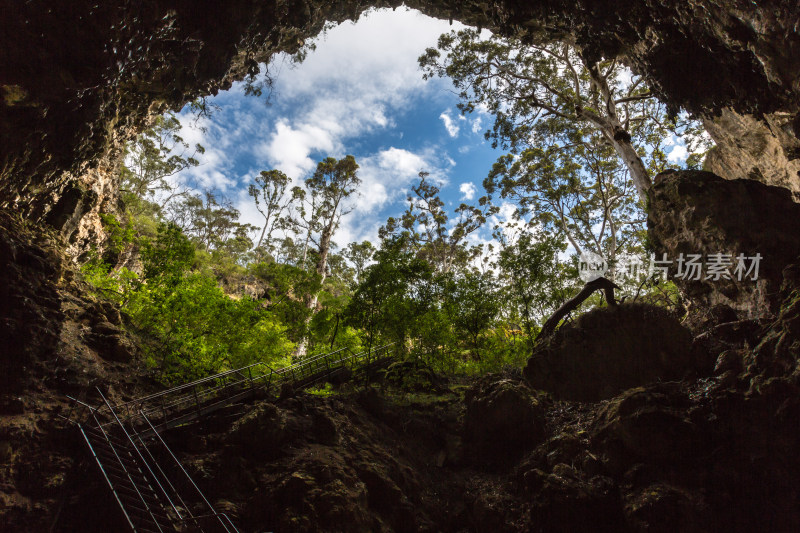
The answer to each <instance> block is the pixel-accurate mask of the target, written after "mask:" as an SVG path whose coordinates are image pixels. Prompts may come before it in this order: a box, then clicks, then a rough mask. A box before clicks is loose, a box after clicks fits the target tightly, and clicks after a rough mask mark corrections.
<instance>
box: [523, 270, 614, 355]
mask: <svg viewBox="0 0 800 533" xmlns="http://www.w3.org/2000/svg"><path fill="white" fill-rule="evenodd" d="M614 289H617V290H621V289H620V287H619V286H618V285H616V284H615V283H614V282H612V281H611V280H608V279H606V278H604V277H599V278H597V279H595V280H592V281H590V282H588V283H587V284H586V285H584V286H583V289H581V292H579V293H578V294H576V295H575V296H573V297H572V298H570V299H569V300H567V301H566V302H564V304H563V305H562V306H561V307H559V308H558V309H556V312H555V313H553V316H551V317H550V318H549V319H547V322H545V323H544V326H542V330H541V331H540V332H539V335H538V336H537V337H536V341H535V342H539V341H540V340H542V339H546V338H547V337H549V336H550V335H552V334H553V332H554V331H555V329H556V326H558V324H559V322H561V320H562V319H563V318H564V317H565V316H567V315H568V314H569V313H570V312H572V311H574V310H575V309H577V308H578V306H579V305H581V304H582V303H583V302H584V301H585V300H586V299H587V298H589V296H591V295H592V294H593V293H594V292H595V291H599V290H602V291H604V292H605V295H606V302H608V305H609V307H614V306H616V305H617V301H616V300H615V299H614Z"/></svg>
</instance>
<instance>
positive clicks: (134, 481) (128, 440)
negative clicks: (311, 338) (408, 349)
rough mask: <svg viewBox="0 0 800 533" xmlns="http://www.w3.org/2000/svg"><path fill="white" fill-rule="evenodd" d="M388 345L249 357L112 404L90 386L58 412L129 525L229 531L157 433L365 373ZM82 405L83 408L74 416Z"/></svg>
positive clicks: (385, 359)
mask: <svg viewBox="0 0 800 533" xmlns="http://www.w3.org/2000/svg"><path fill="white" fill-rule="evenodd" d="M392 346H393V345H392V344H387V345H384V346H381V347H379V348H375V349H369V350H366V351H364V352H359V353H353V352H352V351H350V350H349V349H347V348H343V349H341V350H337V351H335V352H331V353H327V354H323V355H317V356H312V357H309V358H306V359H304V360H302V361H299V362H297V363H295V364H293V365H291V366H288V367H285V368H281V369H277V370H275V369H272V368H270V367H269V366H267V365H265V364H263V363H256V364H253V365H249V366H246V367H243V368H239V369H235V370H229V371H226V372H222V373H220V374H216V375H214V376H209V377H207V378H203V379H200V380H197V381H193V382H191V383H186V384H183V385H179V386H177V387H173V388H171V389H167V390H164V391H161V392H159V393H156V394H151V395H148V396H144V397H141V398H137V399H135V400H131V401H129V402H124V403H121V404H117V405H111V404H110V403H109V402H108V400H106V398H105V397H104V396H103V394H102V392H100V391H99V389H98V393H99V394H100V397H101V398H102V403H101V404H100V405H99V406H97V407H93V406H91V405H89V404H87V403H85V402H82V401H80V400H77V399H75V398H70V399H71V400H73V402H74V404H73V410H72V411H70V413H69V414H68V415H67V417H66V418H67V419H68V420H69V421H70V422H73V423H75V424H76V425H77V427H78V428H79V430H80V433H81V435H82V437H83V439H84V441H85V442H86V445H87V446H88V448H89V450H90V452H91V454H92V457H93V458H94V460H95V462H96V463H97V465H98V467H99V468H100V471H101V473H102V475H103V477H104V479H105V481H106V483H107V484H108V486H109V488H110V489H111V491H112V493H113V494H114V497H115V499H116V501H117V503H118V504H119V506H120V508H121V509H122V512H123V514H124V516H125V519H126V521H127V523H128V525H129V526H130V529H131V530H132V531H133V532H135V533H138V532H142V533H151V532H152V533H163V532H186V531H197V532H209V533H210V532H220V533H236V532H238V530H237V529H236V527H235V526H234V525H233V523H232V522H231V520H230V518H229V517H228V516H227V515H225V514H224V513H218V512H216V511H215V510H214V507H213V506H212V505H211V504H210V503H209V502H208V500H207V499H206V497H205V496H204V495H203V493H202V491H201V490H200V488H199V487H198V486H197V485H196V484H195V483H194V481H193V480H192V478H191V476H190V475H189V473H188V472H187V471H186V470H185V469H184V468H183V466H182V465H181V463H180V461H178V459H177V458H176V457H175V455H174V454H173V453H172V451H171V450H170V449H169V447H168V446H167V444H166V442H164V440H163V439H162V437H161V434H160V432H163V431H166V430H168V429H170V428H174V427H176V426H181V425H184V424H187V423H189V422H192V421H194V420H197V419H199V418H201V417H203V416H206V415H209V414H211V413H213V412H215V411H218V410H220V409H223V408H225V407H227V406H229V405H231V404H234V403H236V402H240V401H242V400H245V399H249V398H255V397H259V396H260V397H264V398H275V397H277V396H279V395H280V393H281V392H282V391H283V390H284V389H285V388H286V387H287V386H288V387H291V389H293V390H301V389H305V388H308V387H311V386H313V385H315V384H317V383H320V382H322V381H324V380H326V379H328V378H330V377H332V376H333V375H335V374H337V373H342V372H344V371H349V375H350V376H355V375H356V374H358V373H365V374H368V373H370V372H373V371H374V370H376V369H378V368H380V367H382V366H386V365H387V364H389V363H390V362H391V361H392V360H394V358H395V353H394V352H393V351H392V350H391V349H390V348H391V347H392ZM76 408H77V412H76ZM82 412H88V414H87V415H86V416H83V417H82V416H81V414H80V413H82ZM198 508H200V509H202V512H199V513H198V512H197V509H198Z"/></svg>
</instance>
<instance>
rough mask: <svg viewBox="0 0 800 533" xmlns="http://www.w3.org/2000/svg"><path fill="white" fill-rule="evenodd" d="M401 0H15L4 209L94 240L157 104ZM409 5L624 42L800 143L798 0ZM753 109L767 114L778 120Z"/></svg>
mask: <svg viewBox="0 0 800 533" xmlns="http://www.w3.org/2000/svg"><path fill="white" fill-rule="evenodd" d="M397 5H400V2H397V1H389V2H387V1H382V0H372V1H370V0H353V1H348V0H343V1H335V2H322V1H314V0H310V1H269V0H230V1H226V2H212V1H199V0H144V1H140V2H128V1H124V0H108V1H105V2H89V1H87V0H74V1H71V2H61V3H54V2H48V1H45V0H32V1H29V2H19V1H16V0H1V1H0V12H2V13H3V16H2V17H0V96H2V99H1V100H0V102H1V103H0V135H2V139H3V142H2V143H0V208H6V209H15V210H18V211H20V212H22V213H23V214H24V215H25V216H27V217H28V218H29V219H32V220H35V221H44V222H47V223H49V224H50V225H52V226H55V227H56V228H58V229H61V230H62V232H63V234H64V235H65V236H66V237H68V238H70V239H71V242H72V243H73V247H75V248H80V246H81V243H82V242H84V241H90V240H91V239H92V238H93V235H94V234H95V233H96V232H97V230H98V218H97V216H96V214H97V212H98V211H100V210H111V211H113V209H114V207H115V206H116V203H117V199H116V185H115V180H116V161H118V159H119V154H120V149H121V147H122V144H123V143H124V141H125V140H126V139H128V138H130V136H132V135H134V134H135V133H136V132H137V131H139V130H141V129H142V128H143V127H144V126H145V124H146V122H147V120H148V117H150V116H152V115H153V114H156V113H161V112H163V111H164V110H166V109H167V108H171V109H176V110H177V109H179V108H181V107H182V106H183V105H184V104H185V103H186V102H187V101H190V100H192V99H194V98H196V97H198V96H203V95H209V94H216V93H217V92H218V91H219V90H224V89H226V88H228V87H230V85H231V84H232V83H233V82H234V81H235V80H239V79H242V78H243V77H244V76H245V75H246V74H247V72H248V70H249V69H251V68H253V67H254V65H256V64H257V63H258V62H261V61H265V60H266V59H268V57H269V56H270V55H271V54H274V53H277V52H279V51H289V52H291V51H294V50H296V49H298V47H300V46H301V45H302V44H303V43H304V41H305V40H306V39H308V38H310V37H313V36H315V35H317V34H318V33H319V32H320V31H321V30H322V28H323V27H324V25H325V23H326V22H328V21H333V22H340V21H343V20H345V19H352V18H357V17H358V16H359V14H360V13H362V12H363V11H364V10H365V9H368V8H369V7H372V6H377V7H395V6H397ZM406 5H408V6H410V7H413V8H417V9H420V10H421V11H423V12H424V13H426V14H428V15H431V16H435V17H440V18H445V19H446V18H449V19H451V20H453V19H456V20H460V21H463V22H465V23H467V24H472V25H477V26H482V27H485V28H490V29H492V30H494V31H500V32H504V33H513V34H517V35H520V36H525V35H538V36H546V37H554V38H558V37H564V36H569V38H573V39H575V40H576V41H577V42H578V43H579V44H581V45H582V46H583V47H584V51H585V53H587V54H590V55H602V54H616V53H624V54H625V55H626V57H627V61H628V62H629V64H630V66H631V67H632V68H634V69H635V70H636V71H638V72H641V73H643V74H645V75H646V76H647V77H648V79H649V80H650V82H651V84H652V85H653V86H654V87H655V90H656V91H657V92H658V93H659V94H660V95H661V96H662V97H663V98H665V99H666V100H667V101H668V102H669V103H671V104H672V105H674V106H682V107H684V108H685V109H688V110H689V111H691V112H694V113H697V114H703V115H704V116H706V117H707V118H708V119H709V120H711V117H713V116H715V115H718V114H719V113H720V112H723V110H725V109H726V108H731V109H733V110H735V111H736V112H737V113H740V114H751V115H753V116H755V117H761V115H762V114H763V113H780V114H781V115H780V116H781V117H783V118H782V119H781V120H782V124H783V125H784V126H785V127H784V128H783V130H782V131H783V133H781V134H780V135H782V136H783V137H786V138H783V139H779V140H778V142H782V143H783V144H782V146H783V145H787V144H788V145H792V143H794V142H796V140H797V137H798V135H797V130H800V118H798V117H800V115H798V110H799V106H798V102H800V98H798V96H800V35H798V32H797V31H796V28H795V25H796V21H797V20H798V19H800V7H798V4H797V3H796V2H794V1H784V0H767V1H762V2H758V3H756V2H749V1H740V0H722V1H720V0H689V1H687V0H673V1H668V2H664V1H656V0H641V1H638V2H629V1H621V0H601V1H594V0H572V1H567V0H539V1H535V2H520V1H518V0H505V1H494V2H477V1H466V2H453V1H450V0H411V1H409V2H406ZM724 116H725V115H723V118H724ZM752 120H754V121H757V124H756V126H758V127H761V126H763V125H764V124H767V123H766V122H764V121H762V120H761V119H760V118H758V119H757V118H753V119H752ZM726 127H727V126H726V125H725V124H724V123H722V125H721V126H720V128H721V129H720V132H719V133H718V134H715V138H716V139H717V140H718V142H719V143H720V145H721V148H720V150H719V152H720V153H722V154H723V155H724V156H725V157H724V158H723V157H721V156H720V157H717V160H718V161H722V160H723V159H724V160H725V161H733V160H735V159H736V157H737V154H739V153H740V152H742V151H743V148H742V147H741V146H737V143H736V139H737V138H738V136H736V135H727V136H726V135H725V134H724V130H725V128H726ZM712 129H713V128H712ZM787 139H788V141H787ZM745 151H747V150H746V149H745ZM748 153H750V152H748ZM766 153H767V152H762V153H761V155H759V154H756V155H755V156H752V154H751V155H748V157H751V159H752V158H753V157H755V162H753V164H750V163H748V165H747V166H748V173H749V174H753V175H755V174H757V172H753V168H756V169H758V168H759V166H760V165H761V163H760V162H759V157H762V156H763V155H764V154H766ZM726 165H727V166H726ZM726 165H724V164H721V163H720V164H718V168H719V169H724V170H720V172H723V171H727V172H731V173H733V172H734V171H736V172H738V170H736V169H735V167H736V164H734V163H727V164H726ZM769 165H773V166H774V164H773V163H772V162H770V163H768V164H767V166H769ZM740 166H741V165H740ZM761 174H762V175H773V174H775V173H774V172H771V171H769V170H767V171H765V172H762V173H761ZM734 177H738V176H734ZM792 179H794V178H792ZM87 213H88V214H89V216H88V217H87V216H86V214H87Z"/></svg>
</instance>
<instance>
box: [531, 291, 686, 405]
mask: <svg viewBox="0 0 800 533" xmlns="http://www.w3.org/2000/svg"><path fill="white" fill-rule="evenodd" d="M691 342H692V337H691V334H690V333H689V331H688V330H687V329H686V328H684V327H683V326H681V324H680V323H679V322H678V320H677V319H675V318H674V317H673V316H671V315H670V314H669V313H668V312H667V311H666V310H665V309H663V308H659V307H655V306H651V305H644V304H621V305H617V306H615V307H604V308H600V309H594V310H592V311H589V312H588V313H585V314H583V315H581V316H580V317H578V318H577V319H576V320H575V321H574V322H572V323H570V324H567V325H564V326H562V327H561V328H560V329H559V330H558V331H557V332H556V333H555V335H553V336H552V337H551V338H549V339H547V340H545V341H543V342H540V343H538V344H537V346H536V348H535V349H534V353H533V355H532V356H531V358H530V359H529V360H528V364H527V366H526V367H525V378H526V379H527V380H528V382H529V383H530V384H531V385H532V386H533V387H534V388H537V389H542V390H546V391H547V392H549V393H551V394H552V395H553V396H555V397H556V398H559V399H564V400H577V401H597V400H604V399H608V398H611V397H613V396H615V395H617V394H619V393H620V392H622V391H623V390H625V389H629V388H631V387H636V386H638V385H645V384H647V383H651V382H653V381H657V380H675V379H680V378H682V377H684V376H685V375H686V374H688V373H690V372H691V371H693V370H695V369H696V368H697V366H698V362H696V361H694V360H693V358H692V354H691V350H690V346H691Z"/></svg>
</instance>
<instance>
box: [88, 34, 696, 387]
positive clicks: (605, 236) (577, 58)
mask: <svg viewBox="0 0 800 533" xmlns="http://www.w3.org/2000/svg"><path fill="white" fill-rule="evenodd" d="M420 64H421V65H422V66H423V68H424V69H425V71H426V74H425V76H426V77H432V76H448V77H451V78H452V80H453V82H454V84H455V86H456V87H457V88H459V90H460V91H461V98H462V103H461V106H460V107H461V109H462V111H463V112H465V113H469V112H473V111H475V110H477V109H482V110H484V111H487V110H488V112H489V113H490V114H491V115H493V118H494V121H495V122H494V126H493V128H492V129H491V130H490V131H488V132H487V133H486V136H487V138H489V139H491V140H492V141H493V142H494V143H495V144H496V145H500V146H503V147H505V148H507V149H509V153H508V154H507V155H504V156H502V157H501V158H499V160H498V161H497V163H496V164H495V165H494V167H493V168H492V170H491V172H490V173H489V175H488V176H487V177H486V179H485V181H484V188H485V191H486V195H485V196H483V197H482V198H481V199H480V201H479V202H478V205H468V204H461V205H460V206H458V207H457V208H456V209H454V210H453V212H452V213H450V212H449V211H448V209H447V208H446V204H445V202H444V201H443V200H442V199H441V197H440V190H439V188H438V187H437V186H436V185H435V184H434V183H432V182H431V181H430V180H429V179H428V177H429V176H428V173H426V172H424V171H423V172H420V174H419V181H418V182H417V183H416V184H415V185H414V186H413V187H412V188H411V194H410V195H409V197H408V207H407V209H406V211H405V212H404V213H402V214H401V215H400V216H399V217H397V218H394V217H392V218H389V219H388V220H387V221H386V224H385V225H384V226H383V227H381V228H380V230H379V232H378V235H379V242H378V243H376V244H373V243H371V242H369V241H363V242H360V243H355V242H353V243H349V244H347V246H345V247H343V248H342V249H341V250H339V249H337V247H336V244H335V235H336V232H337V230H338V229H339V226H340V222H341V220H342V218H343V217H346V216H348V214H349V212H350V210H351V207H350V206H351V205H352V199H353V197H355V196H357V195H358V191H359V185H360V179H359V177H358V169H359V167H358V164H357V163H356V161H355V159H354V158H353V157H352V156H346V157H344V158H342V159H338V160H337V159H336V158H332V157H328V158H326V159H324V160H322V161H320V162H319V164H318V166H317V168H316V171H315V172H314V173H313V174H312V175H311V176H310V177H308V178H307V179H305V180H304V181H303V182H302V183H299V184H294V186H293V183H292V180H291V179H290V178H289V177H287V176H286V175H285V174H284V173H282V172H281V171H279V170H276V169H270V170H264V171H262V172H260V173H259V174H258V175H257V176H256V177H255V178H254V180H253V182H252V183H251V184H249V186H248V189H247V192H248V194H249V197H250V198H251V199H252V201H253V202H254V204H255V208H256V209H257V211H258V212H259V213H260V214H261V216H262V217H263V220H262V221H261V222H260V223H259V225H258V226H251V225H248V224H243V223H241V222H240V221H239V211H238V210H237V209H236V207H235V206H234V205H233V204H232V203H231V202H230V201H229V200H227V199H226V198H225V197H223V196H222V195H220V194H219V193H218V192H215V191H211V190H204V191H198V190H196V189H193V188H192V187H190V186H189V184H187V183H185V182H183V181H181V180H180V179H179V173H180V172H181V171H183V170H186V169H191V168H192V167H194V166H196V165H198V161H197V159H196V158H195V156H197V154H201V153H203V151H204V148H203V147H202V146H200V145H197V146H194V147H190V146H189V145H188V144H187V143H186V142H184V141H183V139H182V138H181V137H180V136H179V132H180V123H179V122H178V120H177V119H176V118H175V117H174V116H172V115H169V114H168V115H166V116H164V117H160V118H159V119H158V120H156V121H155V122H154V124H153V125H152V127H151V129H149V130H147V131H145V132H144V133H143V134H142V135H140V136H139V138H138V139H136V140H135V141H134V142H132V143H130V145H129V146H128V147H127V150H126V156H125V161H124V165H123V167H122V171H121V176H120V179H121V184H122V199H123V201H124V206H125V207H124V209H122V211H121V212H120V213H119V214H118V215H117V216H113V215H104V217H103V223H104V225H105V228H106V231H107V234H108V239H107V241H106V242H105V243H104V245H103V246H102V248H101V249H99V250H96V251H94V252H92V253H90V254H89V256H88V257H87V261H86V263H85V265H84V267H83V272H84V275H85V277H86V279H87V280H88V281H89V282H90V283H92V284H93V285H94V286H95V287H96V288H97V290H98V291H100V292H102V293H103V294H104V295H106V296H107V297H108V298H110V299H112V300H114V301H115V302H117V303H118V304H119V305H120V306H121V308H122V310H123V312H124V314H125V316H126V318H127V323H128V324H129V326H130V327H131V328H132V329H133V330H135V331H137V332H138V333H139V334H140V336H141V338H142V339H143V343H142V348H143V351H144V354H145V357H146V360H147V362H148V363H149V364H150V366H151V367H152V369H153V371H154V373H155V374H156V376H157V377H158V378H159V379H161V380H162V381H164V382H167V383H176V382H182V381H186V380H189V379H193V378H197V377H201V376H203V375H207V374H210V373H215V372H219V371H223V370H226V369H230V368H235V367H239V366H244V365H247V364H252V363H256V362H265V363H268V364H270V365H273V366H280V365H283V364H287V363H289V362H290V361H292V360H293V359H296V358H298V357H304V356H306V355H308V354H317V353H324V352H327V351H332V350H335V349H338V348H343V347H347V348H349V349H351V350H353V351H358V350H362V349H365V348H367V347H373V346H378V345H381V344H384V343H387V342H395V343H397V345H398V346H399V347H401V348H402V349H403V350H404V351H405V352H406V354H407V358H408V363H409V364H412V365H417V366H420V365H421V368H424V369H425V372H429V371H431V370H433V371H436V372H441V373H450V374H458V373H462V374H463V373H485V372H490V371H497V370H502V369H504V368H514V367H517V368H518V367H520V366H522V365H523V364H524V363H525V360H526V358H527V355H528V354H529V353H530V350H531V348H532V345H533V342H534V339H535V337H536V335H537V334H538V332H539V330H540V327H541V325H542V324H543V322H544V321H545V320H546V319H547V318H548V317H549V316H550V315H551V314H552V312H553V311H554V310H555V309H556V308H558V306H560V305H561V304H562V303H563V302H564V301H566V300H567V299H569V298H570V297H571V296H572V295H573V294H575V293H576V291H577V290H579V288H580V286H582V282H581V281H580V279H579V276H578V268H579V265H578V256H579V255H580V254H581V253H583V252H591V253H594V254H599V255H602V256H603V257H604V258H606V259H607V260H608V263H609V267H610V268H611V269H612V270H611V272H612V273H611V274H609V275H608V277H610V278H612V279H614V278H615V275H616V274H614V273H613V272H619V271H618V270H614V269H616V268H618V267H620V266H623V265H628V266H638V267H641V268H643V269H645V268H646V265H643V263H644V262H643V261H641V260H642V259H643V258H646V254H647V252H648V249H647V245H646V242H645V241H646V231H645V226H644V222H645V220H646V216H645V213H644V206H645V200H646V189H647V187H649V185H650V182H651V176H652V174H654V173H655V172H658V171H660V170H663V169H664V168H666V166H667V162H668V160H667V156H666V154H665V151H664V147H665V146H666V145H667V144H668V143H669V142H674V140H673V139H675V138H683V139H685V142H686V145H687V146H688V150H689V159H688V161H687V164H688V165H690V166H694V165H697V164H698V162H699V160H700V158H701V157H702V149H703V148H705V146H704V144H703V142H702V140H701V138H700V137H699V133H701V130H699V128H698V126H697V124H695V123H693V122H691V121H689V120H685V119H680V120H679V119H678V118H676V117H675V116H672V115H674V114H670V113H668V112H667V110H666V109H665V108H664V106H663V105H661V104H660V103H659V102H658V101H657V100H655V98H654V97H653V96H652V94H651V93H650V91H649V90H648V88H647V87H646V86H645V85H644V83H643V81H642V80H640V79H639V78H636V77H632V78H631V77H629V76H628V73H626V72H625V71H624V70H623V68H622V67H621V62H620V61H619V60H618V59H617V58H611V59H602V58H599V59H598V58H595V59H591V60H590V59H589V58H588V57H587V56H586V55H585V54H581V53H579V51H578V50H577V48H575V47H574V46H572V45H569V44H547V45H534V44H522V43H519V42H515V41H509V40H504V39H501V38H498V37H492V38H490V39H483V38H481V37H480V34H479V33H478V32H475V31H473V30H465V31H462V32H451V33H449V34H445V35H443V36H442V37H441V39H440V41H439V47H438V49H429V50H428V51H427V52H426V53H425V55H423V56H422V57H421V58H420ZM250 82H251V91H252V92H254V93H257V92H259V91H260V89H253V87H255V85H252V84H253V83H254V81H253V80H252V79H251V80H250ZM204 112H205V111H204ZM698 139H700V140H698ZM490 223H491V224H493V227H492V228H488V230H489V231H493V237H494V239H493V241H491V242H487V241H481V239H480V238H477V236H478V235H485V234H486V233H488V231H486V229H487V228H486V226H487V224H490ZM481 230H483V231H481ZM636 258H638V259H636ZM636 261H639V262H638V263H636ZM623 278H624V276H621V275H620V276H618V278H617V279H614V281H616V282H617V283H618V284H620V285H622V287H623V294H622V295H621V296H622V297H623V298H628V299H641V300H648V301H651V302H655V303H658V304H661V305H664V306H667V307H671V308H677V307H678V302H679V298H680V295H679V293H678V291H677V289H676V288H675V286H674V285H672V284H670V283H664V282H663V281H661V280H660V279H659V278H657V277H653V276H651V277H649V278H646V277H645V278H639V279H638V280H635V281H627V280H626V279H623ZM601 303H602V299H601V296H599V295H596V296H594V297H592V298H591V299H590V300H588V301H587V302H586V303H585V304H584V305H585V306H594V305H598V304H601ZM415 368H416V366H415ZM329 392H330V389H321V390H320V391H319V392H318V393H319V394H328V393H329Z"/></svg>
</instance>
